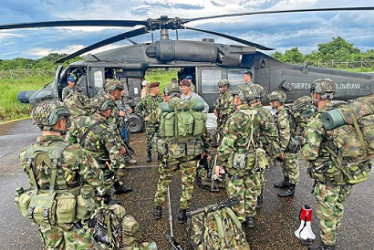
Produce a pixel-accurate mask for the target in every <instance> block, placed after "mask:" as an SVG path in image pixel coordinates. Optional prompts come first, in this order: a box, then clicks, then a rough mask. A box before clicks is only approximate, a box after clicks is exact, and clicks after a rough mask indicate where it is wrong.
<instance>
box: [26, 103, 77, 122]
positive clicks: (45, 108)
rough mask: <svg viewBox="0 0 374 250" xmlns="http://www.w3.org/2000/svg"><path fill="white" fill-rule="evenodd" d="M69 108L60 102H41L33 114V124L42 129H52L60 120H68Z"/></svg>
mask: <svg viewBox="0 0 374 250" xmlns="http://www.w3.org/2000/svg"><path fill="white" fill-rule="evenodd" d="M69 115H70V113H69V109H68V107H67V106H66V105H65V104H64V103H63V102H60V101H58V100H47V101H44V102H40V103H39V104H38V105H37V106H36V107H35V108H34V109H33V110H32V112H31V120H32V124H37V125H38V126H39V127H40V128H43V127H52V126H53V125H55V124H56V123H57V121H58V120H59V119H60V118H68V117H69Z"/></svg>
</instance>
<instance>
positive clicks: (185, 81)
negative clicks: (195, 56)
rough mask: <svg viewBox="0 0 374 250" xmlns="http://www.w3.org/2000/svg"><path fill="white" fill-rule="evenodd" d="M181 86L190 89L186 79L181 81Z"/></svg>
mask: <svg viewBox="0 0 374 250" xmlns="http://www.w3.org/2000/svg"><path fill="white" fill-rule="evenodd" d="M180 85H181V86H187V87H191V83H190V82H189V81H188V80H186V79H183V80H182V81H181V83H180Z"/></svg>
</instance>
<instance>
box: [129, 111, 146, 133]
mask: <svg viewBox="0 0 374 250" xmlns="http://www.w3.org/2000/svg"><path fill="white" fill-rule="evenodd" d="M127 124H128V128H129V132H131V133H139V132H142V131H143V130H144V121H143V119H142V118H141V117H140V116H138V115H137V114H130V115H129V117H128V119H127Z"/></svg>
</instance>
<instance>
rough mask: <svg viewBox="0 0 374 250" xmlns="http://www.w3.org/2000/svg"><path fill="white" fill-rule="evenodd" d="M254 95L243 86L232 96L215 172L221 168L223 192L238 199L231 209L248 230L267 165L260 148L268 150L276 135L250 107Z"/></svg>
mask: <svg viewBox="0 0 374 250" xmlns="http://www.w3.org/2000/svg"><path fill="white" fill-rule="evenodd" d="M258 96H259V94H258V93H256V90H255V89H254V88H251V87H249V86H246V85H245V86H240V87H239V88H238V90H237V93H235V97H234V104H235V106H236V112H235V113H233V114H232V115H231V116H230V117H229V119H228V121H227V123H226V126H225V129H224V137H223V138H222V141H221V144H220V145H219V147H218V156H217V166H216V169H215V173H216V175H217V176H220V174H221V173H222V169H224V170H225V172H226V173H227V174H228V181H227V185H226V190H227V193H228V195H229V196H230V197H235V196H237V197H239V200H240V203H239V204H238V205H236V206H235V207H233V210H234V211H235V212H236V214H237V216H238V219H239V220H240V222H242V223H244V224H245V225H246V226H247V227H249V228H252V227H254V216H255V215H256V204H257V199H258V196H259V195H260V192H261V189H260V187H261V183H260V182H261V175H262V172H263V171H264V169H265V168H266V167H267V165H268V161H267V158H266V152H265V150H264V149H263V146H266V147H265V148H267V149H271V148H272V147H271V146H270V145H271V144H272V142H275V141H276V139H277V136H278V134H277V130H276V127H275V125H274V124H273V123H272V122H271V117H268V116H267V113H264V112H263V111H262V110H261V109H260V108H258V107H251V104H252V103H256V100H257V99H258ZM248 104H250V105H248Z"/></svg>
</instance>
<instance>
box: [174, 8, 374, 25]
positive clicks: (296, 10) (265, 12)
mask: <svg viewBox="0 0 374 250" xmlns="http://www.w3.org/2000/svg"><path fill="white" fill-rule="evenodd" d="M360 10H364V11H367V10H374V7H341V8H316V9H295V10H266V11H253V12H244V13H235V14H224V15H216V16H204V17H196V18H188V19H182V20H181V23H183V24H185V23H188V22H192V21H200V20H206V19H213V18H221V17H236V16H251V15H264V14H278V13H297V12H328V11H360Z"/></svg>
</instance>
